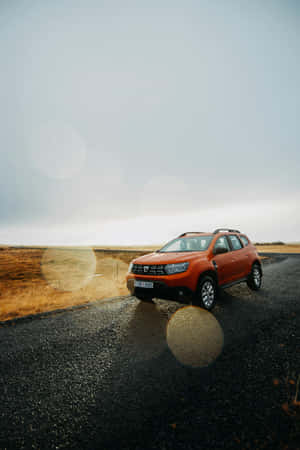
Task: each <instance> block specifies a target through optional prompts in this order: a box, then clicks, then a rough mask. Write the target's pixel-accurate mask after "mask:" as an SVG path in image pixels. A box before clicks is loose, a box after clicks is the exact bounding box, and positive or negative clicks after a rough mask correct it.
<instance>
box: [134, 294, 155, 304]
mask: <svg viewBox="0 0 300 450" xmlns="http://www.w3.org/2000/svg"><path fill="white" fill-rule="evenodd" d="M136 298H137V299H138V300H140V301H141V302H146V303H153V298H152V297H149V296H146V295H145V296H144V295H136Z"/></svg>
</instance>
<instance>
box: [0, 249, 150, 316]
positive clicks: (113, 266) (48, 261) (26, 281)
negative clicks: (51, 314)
mask: <svg viewBox="0 0 300 450" xmlns="http://www.w3.org/2000/svg"><path fill="white" fill-rule="evenodd" d="M148 251H149V248H148V249H145V250H142V251H134V250H131V251H130V250H125V249H124V251H123V249H122V250H114V249H109V248H106V249H104V250H100V249H94V251H93V250H91V249H85V248H50V249H46V248H17V247H3V246H2V247H0V321H5V320H8V319H12V318H15V317H21V316H25V315H29V314H36V313H39V312H44V311H51V310H55V309H60V308H65V307H68V306H73V305H78V304H84V303H88V302H91V301H93V300H100V299H104V298H109V297H115V296H119V295H127V294H128V290H127V288H126V285H125V275H126V272H127V268H128V264H129V262H130V261H131V260H132V259H133V258H134V257H136V256H139V255H141V254H144V253H147V252H148Z"/></svg>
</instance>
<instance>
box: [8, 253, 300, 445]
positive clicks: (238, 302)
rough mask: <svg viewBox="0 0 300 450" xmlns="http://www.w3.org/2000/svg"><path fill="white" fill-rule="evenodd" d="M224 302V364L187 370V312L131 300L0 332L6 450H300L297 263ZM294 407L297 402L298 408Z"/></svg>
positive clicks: (268, 271)
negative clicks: (169, 334)
mask: <svg viewBox="0 0 300 450" xmlns="http://www.w3.org/2000/svg"><path fill="white" fill-rule="evenodd" d="M264 267H265V270H264V272H265V274H264V284H263V288H262V290H261V291H259V292H257V293H252V292H250V291H249V290H248V288H247V287H245V286H242V285H240V286H236V287H233V288H231V289H228V290H226V291H224V292H223V294H222V296H221V298H220V301H219V304H218V305H217V307H216V308H215V310H214V316H215V317H216V318H217V320H218V321H219V323H220V325H221V326H222V329H223V332H224V337H225V343H224V349H223V352H222V354H221V355H220V356H219V358H218V359H217V360H216V361H215V362H214V363H213V364H211V365H210V366H209V367H207V368H203V369H192V368H190V367H187V366H183V365H182V364H180V363H179V362H178V361H177V360H176V358H175V357H174V356H173V354H172V353H171V352H170V350H169V349H168V346H167V344H166V340H165V327H166V323H167V321H168V319H169V318H170V317H171V316H172V314H173V313H174V312H175V311H176V310H177V309H178V308H179V307H180V305H178V304H176V303H172V302H163V301H157V304H156V306H151V305H141V304H139V302H138V301H137V300H135V299H134V298H127V299H125V300H123V301H118V300H114V301H113V302H111V303H109V302H107V303H105V304H103V303H100V302H99V303H97V304H94V305H91V306H90V307H88V308H85V309H82V310H78V309H77V310H74V311H68V312H65V313H59V314H52V315H50V314H49V315H46V316H45V317H40V318H39V320H33V321H28V320H27V321H24V320H23V321H20V322H18V323H17V324H16V323H14V324H11V325H10V326H6V327H3V328H0V375H1V378H0V448H1V450H3V449H5V448H7V449H15V448H20V449H21V448H24V449H27V448H49V449H54V448H58V449H61V448H80V449H85V448H90V449H95V448H99V449H100V448H101V449H110V448H111V449H121V448H122V449H174V448H176V449H177V448H178V449H202V448H203V449H207V448H210V449H218V448H257V449H259V448H267V449H299V448H300V445H299V443H300V417H299V407H298V406H297V405H295V404H293V400H294V399H295V394H296V389H297V380H298V377H299V375H300V354H299V349H300V327H299V326H300V319H299V318H300V307H299V305H300V302H299V292H300V257H299V256H298V257H297V256H293V257H288V258H286V259H284V260H283V259H281V260H280V261H279V260H276V258H275V259H273V263H272V264H271V263H270V262H268V263H264ZM297 398H298V400H300V399H299V396H298V397H297Z"/></svg>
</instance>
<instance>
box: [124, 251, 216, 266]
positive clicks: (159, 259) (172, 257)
mask: <svg viewBox="0 0 300 450" xmlns="http://www.w3.org/2000/svg"><path fill="white" fill-rule="evenodd" d="M206 256H207V251H205V252H170V253H160V252H158V253H157V252H155V253H148V254H147V255H143V256H140V257H139V258H135V259H134V260H133V261H132V262H133V263H134V264H172V263H180V262H185V261H191V260H193V259H196V258H197V259H199V258H205V257H206Z"/></svg>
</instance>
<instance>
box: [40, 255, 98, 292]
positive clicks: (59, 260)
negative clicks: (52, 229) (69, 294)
mask: <svg viewBox="0 0 300 450" xmlns="http://www.w3.org/2000/svg"><path fill="white" fill-rule="evenodd" d="M41 270H42V274H43V276H44V278H45V279H46V280H47V282H48V283H49V284H50V285H51V286H52V287H54V288H55V289H59V290H60V291H77V290H78V289H80V288H82V287H83V286H85V285H86V284H87V283H89V282H90V281H91V280H92V278H93V276H94V274H95V270H96V257H95V254H94V251H93V250H92V249H91V248H83V249H82V248H80V249H76V248H71V249H66V248H48V249H47V250H45V252H44V253H43V256H42V261H41Z"/></svg>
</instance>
